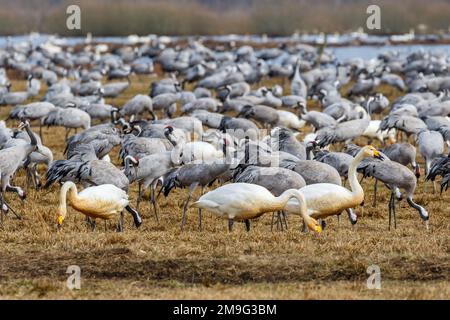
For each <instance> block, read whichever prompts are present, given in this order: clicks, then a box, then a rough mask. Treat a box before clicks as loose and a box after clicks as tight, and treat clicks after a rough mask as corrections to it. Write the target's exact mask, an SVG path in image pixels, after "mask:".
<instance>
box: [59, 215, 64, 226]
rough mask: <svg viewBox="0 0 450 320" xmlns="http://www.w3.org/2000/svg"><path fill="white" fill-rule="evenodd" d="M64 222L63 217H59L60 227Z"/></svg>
mask: <svg viewBox="0 0 450 320" xmlns="http://www.w3.org/2000/svg"><path fill="white" fill-rule="evenodd" d="M63 220H64V218H63V216H61V215H59V216H58V226H62V223H63Z"/></svg>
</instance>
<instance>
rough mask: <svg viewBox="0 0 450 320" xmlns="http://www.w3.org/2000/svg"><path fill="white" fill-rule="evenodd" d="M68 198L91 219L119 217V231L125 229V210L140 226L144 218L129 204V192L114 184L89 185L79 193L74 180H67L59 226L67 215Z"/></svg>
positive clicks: (59, 209)
mask: <svg viewBox="0 0 450 320" xmlns="http://www.w3.org/2000/svg"><path fill="white" fill-rule="evenodd" d="M67 199H68V200H69V202H70V206H71V207H72V208H74V209H75V210H77V211H78V212H81V213H82V214H84V215H86V216H87V217H89V218H91V219H94V220H95V219H102V220H110V219H113V218H115V217H118V216H120V217H119V224H118V226H117V231H123V210H127V211H128V212H130V213H131V215H132V216H133V219H134V224H135V225H136V227H139V226H140V225H141V224H142V219H141V217H140V216H139V213H138V212H137V211H136V210H134V209H133V208H131V207H130V206H129V200H128V194H127V193H126V192H125V191H123V190H122V189H119V188H117V187H116V186H114V185H112V184H104V185H100V186H95V187H89V188H86V189H84V190H83V191H81V192H80V193H78V190H77V187H76V185H75V184H74V183H73V182H70V181H68V182H66V183H64V185H63V186H62V188H61V193H60V199H59V201H60V203H59V208H58V227H61V226H62V224H63V221H64V219H65V218H66V216H67ZM93 227H94V228H95V224H93Z"/></svg>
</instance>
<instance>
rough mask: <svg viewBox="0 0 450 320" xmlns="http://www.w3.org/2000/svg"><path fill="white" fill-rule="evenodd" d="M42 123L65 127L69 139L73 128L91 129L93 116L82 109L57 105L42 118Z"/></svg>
mask: <svg viewBox="0 0 450 320" xmlns="http://www.w3.org/2000/svg"><path fill="white" fill-rule="evenodd" d="M71 106H72V105H71ZM42 124H44V125H47V126H61V127H64V128H65V130H66V140H67V138H68V135H69V132H70V130H71V129H75V131H76V130H77V129H79V128H83V129H89V128H90V127H91V116H90V115H89V114H88V113H87V112H85V111H83V110H80V109H76V108H72V107H69V108H66V109H64V108H59V107H56V108H55V109H53V110H52V111H50V112H49V113H48V114H47V115H46V116H45V117H44V118H43V119H42Z"/></svg>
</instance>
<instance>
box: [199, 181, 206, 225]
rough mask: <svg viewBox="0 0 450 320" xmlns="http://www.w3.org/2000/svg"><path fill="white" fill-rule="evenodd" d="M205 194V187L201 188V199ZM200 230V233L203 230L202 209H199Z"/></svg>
mask: <svg viewBox="0 0 450 320" xmlns="http://www.w3.org/2000/svg"><path fill="white" fill-rule="evenodd" d="M204 192H205V186H201V193H200V197H201V196H202V195H203V193H204ZM198 229H199V230H200V231H201V230H202V209H201V208H198Z"/></svg>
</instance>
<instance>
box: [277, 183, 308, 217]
mask: <svg viewBox="0 0 450 320" xmlns="http://www.w3.org/2000/svg"><path fill="white" fill-rule="evenodd" d="M292 198H295V199H297V201H298V203H299V205H300V215H301V216H302V218H303V219H304V220H305V223H306V222H307V221H308V220H310V219H311V218H310V217H309V215H308V214H307V209H308V208H307V207H306V200H305V197H304V196H303V194H302V193H301V192H300V191H298V190H295V189H289V190H286V191H285V192H283V193H282V194H281V195H280V196H279V197H275V201H274V208H273V211H276V210H283V209H284V207H285V206H286V204H287V202H288V201H289V200H290V199H292Z"/></svg>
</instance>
